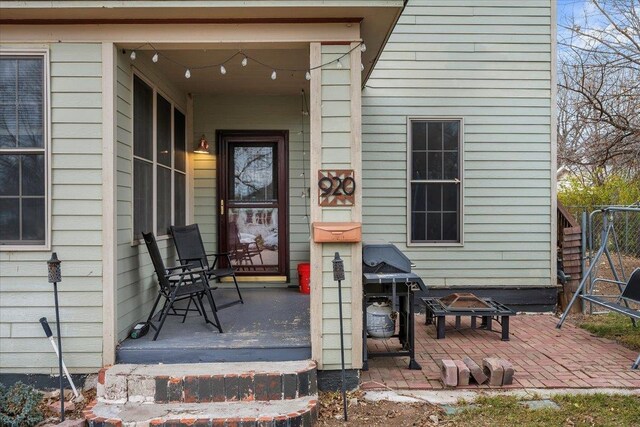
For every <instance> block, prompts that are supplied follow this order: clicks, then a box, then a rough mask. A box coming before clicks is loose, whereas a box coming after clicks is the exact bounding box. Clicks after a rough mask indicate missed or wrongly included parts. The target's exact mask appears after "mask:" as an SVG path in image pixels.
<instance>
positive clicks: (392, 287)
mask: <svg viewBox="0 0 640 427" xmlns="http://www.w3.org/2000/svg"><path fill="white" fill-rule="evenodd" d="M362 264H363V266H362V272H363V280H362V288H363V291H364V292H363V298H364V299H363V306H364V310H363V312H364V313H363V333H362V335H363V341H364V343H363V344H364V345H363V346H362V347H363V367H362V369H363V370H365V371H366V370H367V369H368V359H369V358H371V357H397V356H409V369H422V368H421V367H420V365H419V364H418V362H416V360H415V350H414V349H415V344H414V342H415V331H414V324H413V322H414V294H415V293H416V292H419V291H423V292H426V290H427V288H426V286H425V284H424V282H423V281H422V279H421V278H420V276H418V275H417V274H415V273H412V272H411V267H412V264H411V261H409V259H408V258H407V256H406V255H405V254H404V253H402V251H400V250H399V249H398V248H397V247H395V246H394V245H393V244H391V243H370V244H364V245H362ZM380 299H388V300H390V301H391V304H392V308H393V311H394V312H397V313H398V321H399V323H400V325H399V332H398V334H397V335H393V337H397V338H398V339H399V341H400V344H401V345H402V349H401V350H398V351H384V352H369V351H368V350H367V338H368V334H367V310H366V308H367V307H368V306H369V304H370V303H372V302H373V301H376V300H380Z"/></svg>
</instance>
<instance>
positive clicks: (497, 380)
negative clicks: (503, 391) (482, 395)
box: [482, 357, 504, 387]
mask: <svg viewBox="0 0 640 427" xmlns="http://www.w3.org/2000/svg"><path fill="white" fill-rule="evenodd" d="M482 367H483V370H484V374H485V375H487V376H488V377H489V385H490V386H493V387H500V386H501V385H502V377H503V376H504V369H503V367H502V363H500V359H498V358H497V357H486V358H484V359H482Z"/></svg>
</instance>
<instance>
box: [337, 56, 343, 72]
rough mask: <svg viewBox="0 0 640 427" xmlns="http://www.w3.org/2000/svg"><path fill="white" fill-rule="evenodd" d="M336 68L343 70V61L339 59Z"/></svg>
mask: <svg viewBox="0 0 640 427" xmlns="http://www.w3.org/2000/svg"><path fill="white" fill-rule="evenodd" d="M336 68H337V69H338V70H342V61H340V60H339V59H338V63H337V64H336Z"/></svg>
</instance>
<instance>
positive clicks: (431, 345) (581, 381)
mask: <svg viewBox="0 0 640 427" xmlns="http://www.w3.org/2000/svg"><path fill="white" fill-rule="evenodd" d="M465 320H466V322H465ZM556 322H557V318H556V317H554V316H552V315H549V314H536V315H518V316H513V317H511V326H510V332H511V333H510V338H511V340H510V341H506V342H505V341H501V340H500V326H499V325H494V332H489V331H485V330H472V329H462V330H460V331H455V330H453V327H454V318H453V317H452V318H447V334H446V338H445V339H443V340H437V339H436V330H435V326H434V325H425V324H424V315H416V319H415V326H416V343H415V345H416V360H417V361H418V363H420V365H422V371H413V370H409V369H407V366H408V363H409V359H408V358H407V357H396V358H390V357H380V358H373V359H369V371H367V372H365V371H363V372H362V373H361V377H360V384H361V387H362V388H363V389H365V390H372V389H388V388H391V389H398V390H399V389H416V390H433V389H442V388H443V385H442V383H441V382H440V366H439V364H438V363H439V361H440V360H441V359H453V360H456V359H459V360H461V359H463V358H464V357H465V356H469V357H471V358H472V359H474V360H475V361H476V362H477V363H482V358H484V357H499V358H503V359H506V360H508V361H509V362H511V363H512V364H513V367H514V369H515V375H514V378H513V384H512V385H510V386H505V387H502V388H509V389H512V388H640V370H635V371H633V370H631V364H632V363H633V361H634V360H635V359H636V357H638V353H637V352H634V351H632V350H629V349H627V348H624V347H622V346H620V345H618V344H616V343H615V342H614V341H611V340H609V339H606V338H599V337H595V336H593V335H591V333H590V332H588V331H585V330H584V329H580V328H577V327H575V326H573V325H571V324H568V323H565V324H564V325H563V327H562V329H560V330H558V329H556V328H555V325H556ZM466 326H469V319H468V318H467V319H463V321H462V327H463V328H465V327H466ZM496 331H497V332H496ZM368 348H369V351H376V350H383V349H387V348H399V344H398V342H397V340H389V341H384V340H382V341H381V340H372V339H370V340H368ZM457 388H461V387H457ZM462 388H471V389H486V388H492V387H489V386H488V385H486V384H485V385H482V386H478V385H475V384H472V385H470V386H468V387H462Z"/></svg>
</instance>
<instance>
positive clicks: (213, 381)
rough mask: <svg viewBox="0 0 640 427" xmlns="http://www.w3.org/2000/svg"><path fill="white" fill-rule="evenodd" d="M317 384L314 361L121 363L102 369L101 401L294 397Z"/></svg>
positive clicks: (309, 393)
mask: <svg viewBox="0 0 640 427" xmlns="http://www.w3.org/2000/svg"><path fill="white" fill-rule="evenodd" d="M317 384H318V381H317V371H316V364H315V362H313V361H310V360H300V361H288V362H243V363H194V364H169V365H128V364H123V365H114V366H111V367H109V368H103V369H102V370H101V371H100V374H99V376H98V393H97V399H98V401H101V402H106V403H114V404H123V403H127V402H131V403H139V402H146V403H177V402H184V403H203V402H234V401H247V402H253V401H275V400H292V399H297V398H302V397H306V396H314V395H316V393H317V390H318V386H317Z"/></svg>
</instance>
